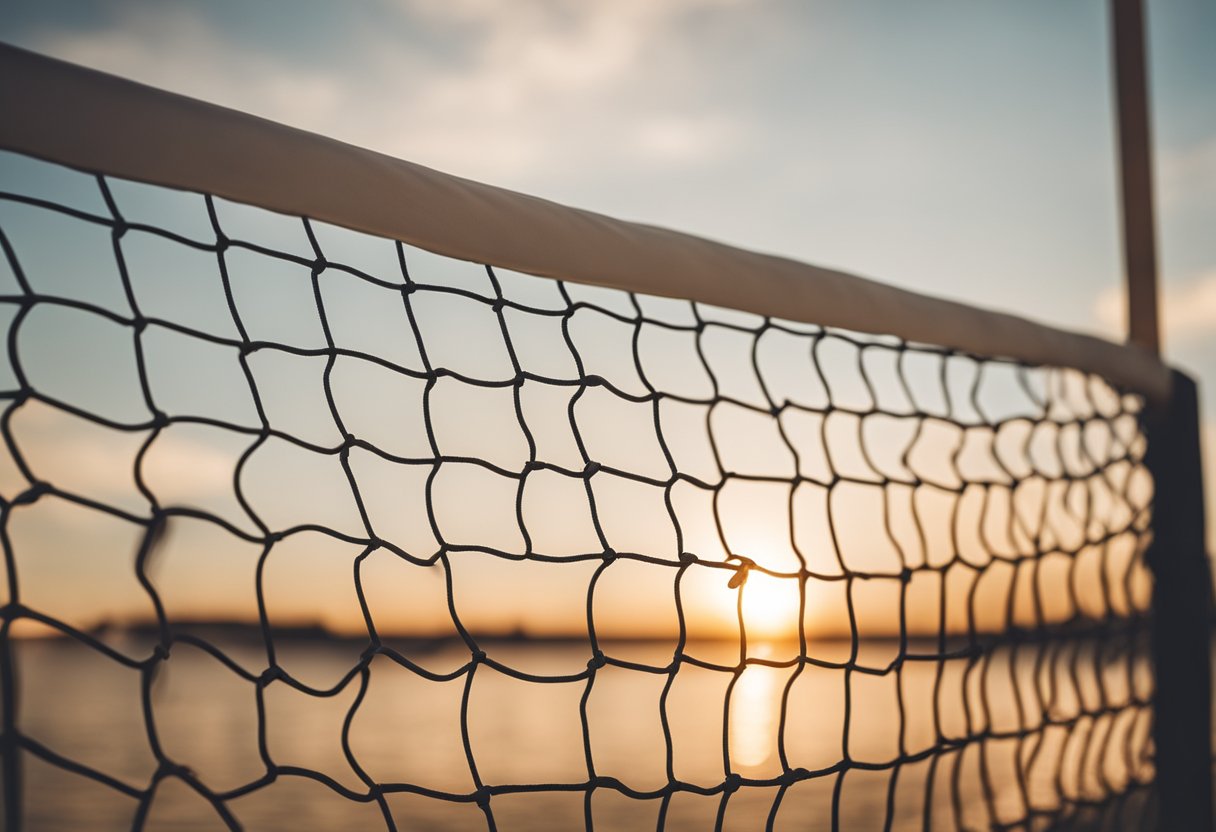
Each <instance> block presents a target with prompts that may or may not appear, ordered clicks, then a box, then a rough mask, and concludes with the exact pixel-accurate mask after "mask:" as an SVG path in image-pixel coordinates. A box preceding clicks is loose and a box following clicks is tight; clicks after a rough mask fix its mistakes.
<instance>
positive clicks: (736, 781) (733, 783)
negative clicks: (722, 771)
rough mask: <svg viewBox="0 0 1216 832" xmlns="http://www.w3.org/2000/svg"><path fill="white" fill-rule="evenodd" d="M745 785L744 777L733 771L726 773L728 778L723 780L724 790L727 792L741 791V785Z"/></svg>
mask: <svg viewBox="0 0 1216 832" xmlns="http://www.w3.org/2000/svg"><path fill="white" fill-rule="evenodd" d="M742 785H743V778H742V777H740V776H739V775H738V774H735V773H734V772H733V771H732V772H731V773H730V774H728V775H726V779H725V780H723V781H722V791H724V792H726V794H734V793H735V792H737V791H739V787H740V786H742Z"/></svg>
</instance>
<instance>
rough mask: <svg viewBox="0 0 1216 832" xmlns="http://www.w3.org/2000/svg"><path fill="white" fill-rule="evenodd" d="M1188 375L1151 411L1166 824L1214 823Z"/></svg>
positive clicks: (1204, 586) (1196, 462)
mask: <svg viewBox="0 0 1216 832" xmlns="http://www.w3.org/2000/svg"><path fill="white" fill-rule="evenodd" d="M1199 424H1200V422H1199V397H1198V392H1197V389H1196V386H1195V382H1194V381H1193V380H1192V379H1191V378H1190V377H1188V376H1186V375H1184V374H1182V373H1180V372H1178V371H1175V372H1174V393H1173V400H1172V401H1171V402H1170V404H1169V406H1168V408H1164V407H1163V408H1160V409H1158V410H1155V411H1152V412H1150V415H1149V417H1148V424H1147V430H1148V451H1147V455H1146V457H1145V463H1146V464H1147V466H1148V468H1149V471H1150V472H1152V475H1153V480H1154V483H1155V488H1156V493H1155V494H1154V497H1153V542H1152V545H1151V546H1150V548H1149V551H1148V555H1147V558H1148V565H1149V568H1150V569H1151V570H1152V572H1153V577H1154V579H1155V586H1154V589H1153V610H1152V614H1153V625H1152V653H1153V665H1154V677H1155V684H1156V691H1155V693H1154V697H1153V719H1154V721H1153V743H1154V745H1155V747H1156V767H1157V795H1158V798H1159V799H1158V805H1159V821H1160V828H1161V829H1163V830H1178V831H1179V832H1182V830H1204V829H1208V830H1210V829H1213V814H1212V775H1211V772H1212V710H1211V700H1212V667H1211V629H1210V628H1211V622H1212V576H1211V573H1210V570H1209V566H1208V557H1207V551H1206V539H1205V530H1204V505H1203V472H1202V469H1201V463H1200V457H1199Z"/></svg>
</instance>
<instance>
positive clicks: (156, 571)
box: [0, 48, 1210, 829]
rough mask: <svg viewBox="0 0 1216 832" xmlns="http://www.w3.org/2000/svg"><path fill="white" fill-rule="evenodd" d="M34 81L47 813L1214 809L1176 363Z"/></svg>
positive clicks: (1033, 817)
mask: <svg viewBox="0 0 1216 832" xmlns="http://www.w3.org/2000/svg"><path fill="white" fill-rule="evenodd" d="M0 65H2V68H3V69H4V70H5V71H4V73H3V76H4V78H5V80H4V81H3V82H2V86H0V107H2V108H3V110H4V111H5V112H6V113H8V114H9V115H8V116H7V117H6V119H5V121H4V123H3V126H0V147H2V148H4V150H5V152H4V153H3V154H2V156H3V158H2V159H0V247H2V248H3V254H4V258H3V259H4V265H3V266H0V280H2V281H3V283H4V286H3V287H2V288H0V316H2V319H3V322H4V323H3V327H4V330H5V333H6V337H5V340H4V343H5V345H6V346H5V353H6V357H7V361H6V362H4V367H5V370H4V371H5V372H6V373H7V377H6V379H5V381H4V382H3V383H2V384H0V387H3V393H2V396H3V401H4V412H3V417H0V435H2V436H3V439H4V447H5V452H4V454H3V461H2V463H0V483H2V487H3V492H2V494H0V500H2V501H0V542H2V543H3V548H4V555H5V566H6V568H5V573H4V574H5V583H4V586H5V590H6V596H5V605H4V607H3V608H2V609H3V623H2V624H0V672H2V673H3V682H2V684H0V690H2V691H3V694H4V702H3V714H2V716H3V738H2V739H0V751H2V752H3V753H2V755H0V759H2V761H3V762H2V765H3V777H4V795H5V806H6V809H5V811H6V820H7V821H8V823H9V827H10V828H13V829H18V828H26V827H28V828H58V827H63V828H70V827H71V826H72V824H73V823H80V822H85V821H86V820H87V822H89V823H92V824H93V825H94V826H95V827H96V828H103V827H104V828H109V827H110V826H112V827H113V828H131V827H132V825H134V826H135V827H136V828H142V827H143V826H144V825H145V824H147V825H149V826H150V827H154V826H155V825H156V824H158V823H165V822H179V823H197V824H200V826H201V825H203V824H206V823H211V824H213V825H219V826H221V827H222V826H224V825H226V826H227V827H229V828H243V827H247V828H262V827H265V828H276V827H282V826H283V825H285V824H288V825H300V824H322V825H329V826H333V827H335V828H339V827H341V828H380V827H383V828H389V829H411V828H449V829H463V828H468V829H485V828H489V829H515V828H518V829H539V828H549V827H551V828H563V829H564V828H578V827H585V828H588V829H590V828H596V829H613V828H621V829H634V828H660V829H662V828H666V829H694V828H748V829H750V828H778V829H779V828H790V829H793V828H807V827H808V826H823V827H827V826H831V827H832V828H848V829H863V828H877V829H905V828H907V829H911V828H943V829H946V828H1024V829H1039V828H1061V827H1069V826H1075V827H1085V828H1093V827H1097V828H1126V829H1140V828H1145V827H1146V826H1149V825H1151V824H1152V823H1154V822H1156V819H1157V817H1158V814H1159V813H1160V812H1161V811H1162V807H1163V806H1165V805H1166V803H1167V800H1168V801H1172V803H1170V805H1171V806H1174V807H1175V810H1176V811H1183V810H1185V811H1186V812H1190V813H1191V815H1190V816H1191V817H1195V815H1194V814H1193V813H1194V812H1195V811H1198V810H1197V809H1196V808H1195V806H1196V805H1198V803H1197V802H1196V801H1197V800H1202V795H1198V796H1197V797H1192V798H1189V799H1190V800H1191V801H1192V802H1191V803H1190V804H1189V805H1186V806H1182V805H1181V804H1182V802H1183V799H1181V798H1177V797H1176V795H1178V794H1192V795H1194V794H1195V793H1196V789H1200V790H1203V789H1210V782H1208V781H1209V780H1210V778H1209V770H1208V762H1207V758H1206V756H1204V755H1206V754H1207V753H1208V752H1207V751H1206V749H1207V748H1208V747H1209V746H1208V742H1209V740H1208V733H1209V729H1210V716H1209V715H1207V701H1208V700H1207V695H1208V694H1207V685H1208V684H1209V682H1208V677H1207V673H1208V671H1207V664H1206V663H1207V661H1208V660H1207V630H1206V626H1207V624H1206V620H1204V616H1205V615H1206V609H1207V607H1206V606H1205V605H1206V603H1207V601H1206V598H1207V593H1208V592H1209V591H1210V584H1209V583H1205V582H1206V581H1207V580H1208V579H1207V577H1206V562H1205V561H1204V558H1203V553H1202V546H1201V544H1197V543H1196V540H1198V539H1201V537H1202V513H1201V508H1200V513H1199V515H1198V518H1199V519H1198V520H1197V521H1196V515H1195V506H1196V505H1201V503H1196V502H1195V500H1197V499H1199V498H1198V496H1197V490H1196V481H1195V477H1197V469H1194V468H1193V466H1189V463H1188V460H1190V461H1191V463H1193V462H1194V460H1193V457H1194V449H1195V447H1196V444H1195V443H1197V439H1195V436H1194V434H1195V433H1196V430H1197V429H1196V427H1195V425H1194V424H1193V422H1194V411H1193V402H1192V404H1191V405H1189V406H1188V405H1187V404H1186V401H1185V399H1186V396H1187V395H1192V396H1193V387H1191V386H1189V383H1188V382H1187V380H1186V379H1185V378H1183V377H1180V376H1177V375H1176V374H1173V373H1171V371H1170V370H1169V369H1168V368H1166V367H1165V366H1164V365H1162V364H1160V363H1159V362H1158V361H1157V360H1156V359H1155V358H1153V357H1150V356H1147V355H1145V354H1143V353H1141V352H1139V351H1137V350H1135V349H1133V348H1130V347H1125V346H1119V345H1114V344H1110V343H1107V342H1103V341H1100V340H1098V339H1093V338H1089V337H1085V336H1080V335H1075V334H1071V333H1066V332H1062V331H1059V330H1054V329H1050V328H1047V327H1043V326H1040V325H1037V324H1033V323H1030V322H1027V321H1024V320H1021V319H1018V318H1014V317H1012V316H1007V315H1002V314H998V313H992V312H987V311H983V310H977V309H973V308H970V307H965V306H961V305H958V304H952V303H947V302H944V301H938V300H934V299H930V298H925V297H922V296H918V295H914V294H911V293H907V292H901V291H897V290H894V289H890V288H888V287H884V286H881V285H879V284H875V283H872V282H869V281H865V280H862V279H860V278H855V277H852V276H849V275H844V274H841V273H837V272H831V271H828V270H823V269H817V268H814V267H811V266H806V265H803V264H798V263H794V262H792V261H787V260H781V259H779V258H772V257H767V256H763V255H758V254H753V253H750V252H744V251H740V250H737V249H731V248H728V247H725V246H720V245H717V244H714V243H709V242H707V241H703V240H698V239H696V238H692V237H687V236H685V235H680V234H676V233H674V232H667V231H663V230H659V229H654V228H648V227H643V226H635V225H630V224H627V223H620V222H616V221H614V220H610V219H607V218H604V217H600V216H598V215H594V214H589V213H586V212H580V211H575V210H573V209H567V208H563V207H561V206H556V205H553V204H551V203H546V202H543V201H541V200H535V199H532V198H528V197H522V196H519V195H515V194H510V193H508V192H505V191H500V190H497V189H493V188H489V187H487V186H481V185H477V184H475V183H470V182H467V181H465V180H459V179H455V178H451V177H446V176H444V175H442V174H437V173H435V172H433V171H428V170H426V169H424V168H419V167H416V166H413V165H409V164H407V163H403V162H398V161H397V160H391V159H387V158H386V157H381V156H378V155H376V154H371V153H368V152H366V151H360V150H357V149H354V148H350V147H348V146H345V145H340V144H338V143H336V142H332V141H329V140H326V139H322V138H320V137H316V136H310V135H308V134H304V133H300V132H298V131H294V130H290V129H288V128H284V127H281V126H278V125H273V124H270V123H268V122H263V121H261V120H258V119H253V118H251V117H248V116H244V115H241V114H238V113H233V112H231V111H225V110H221V109H220V108H215V107H211V106H209V105H204V104H200V103H198V102H194V101H190V100H188V99H182V98H179V97H177V96H172V95H169V94H166V93H162V92H158V91H155V90H151V89H148V88H144V87H140V86H139V85H135V84H131V83H129V82H125V81H121V80H119V79H114V78H111V77H109V76H103V75H100V74H98V73H92V72H89V71H86V70H81V69H79V68H76V67H71V66H70V65H66V64H60V63H58V62H54V61H50V60H48V59H44V58H38V57H36V56H32V55H29V54H27V53H22V52H20V51H18V50H13V49H10V48H3V49H2V50H0ZM1179 391H1181V392H1179ZM1180 395H1181V396H1182V399H1183V404H1182V405H1181V406H1180V405H1179V396H1180ZM1180 414H1181V415H1180ZM1188 420H1189V421H1188ZM1188 426H1189V427H1188ZM1196 523H1198V528H1199V538H1196V537H1195V534H1196ZM1150 544H1151V545H1150ZM1196 547H1198V551H1197V554H1196V551H1195V550H1196ZM1150 566H1151V567H1152V568H1151V569H1150ZM1154 580H1155V581H1156V591H1154ZM1167 590H1168V592H1169V596H1168V597H1165V596H1164V593H1165V592H1166V591H1167ZM1163 746H1164V747H1163ZM1200 759H1202V761H1203V762H1202V763H1196V760H1200ZM1197 767H1198V768H1199V769H1200V770H1198V771H1197V770H1196V769H1197ZM1167 775H1168V781H1167ZM1205 782H1206V783H1208V785H1207V786H1200V785H1197V784H1202V783H1205ZM1205 793H1206V794H1209V795H1210V791H1208V792H1205ZM1209 802H1210V801H1209ZM1209 811H1210V807H1209ZM1167 816H1168V813H1167ZM1178 816H1179V815H1173V817H1178ZM545 824H548V826H546V825H545Z"/></svg>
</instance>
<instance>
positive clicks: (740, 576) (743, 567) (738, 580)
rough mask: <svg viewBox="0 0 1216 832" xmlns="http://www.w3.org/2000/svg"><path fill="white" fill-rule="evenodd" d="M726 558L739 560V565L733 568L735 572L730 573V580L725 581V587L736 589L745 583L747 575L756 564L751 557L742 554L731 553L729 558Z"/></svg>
mask: <svg viewBox="0 0 1216 832" xmlns="http://www.w3.org/2000/svg"><path fill="white" fill-rule="evenodd" d="M727 560H728V561H732V560H737V561H739V566H738V568H737V569H736V570H735V574H733V575H731V576H730V580H729V581H727V582H726V585H727V587H729V588H730V589H738V588H739V587H741V586H743V585H744V584H745V583H747V575H748V573H749V572H750V571H751V569H752V567H753V566H755V565H756V563H755V561H753V560H752V559H751V558H745V557H743V556H742V555H731V556H730V557H729V558H727Z"/></svg>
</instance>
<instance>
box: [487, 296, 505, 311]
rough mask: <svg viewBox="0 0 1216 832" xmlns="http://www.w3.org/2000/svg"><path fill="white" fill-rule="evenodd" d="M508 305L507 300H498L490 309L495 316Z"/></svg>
mask: <svg viewBox="0 0 1216 832" xmlns="http://www.w3.org/2000/svg"><path fill="white" fill-rule="evenodd" d="M506 305H507V302H506V301H505V300H503V299H502V298H496V299H495V301H494V302H493V303H491V304H490V308H491V309H493V310H494V313H495V314H497V313H499V312H501V311H502V310H503V308H504V307H505V306H506Z"/></svg>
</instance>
